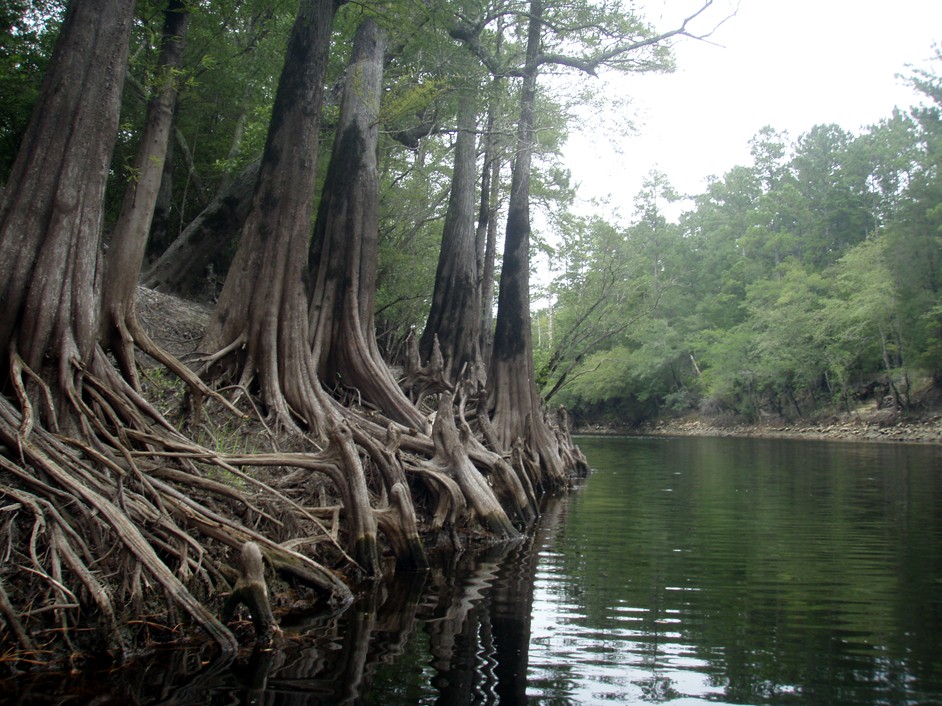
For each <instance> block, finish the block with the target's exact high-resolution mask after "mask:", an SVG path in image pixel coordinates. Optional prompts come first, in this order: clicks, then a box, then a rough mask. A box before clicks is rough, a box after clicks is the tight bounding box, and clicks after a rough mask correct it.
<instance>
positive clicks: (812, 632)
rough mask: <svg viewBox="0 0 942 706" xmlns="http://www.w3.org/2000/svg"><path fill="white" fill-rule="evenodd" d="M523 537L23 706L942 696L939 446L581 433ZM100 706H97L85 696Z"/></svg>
mask: <svg viewBox="0 0 942 706" xmlns="http://www.w3.org/2000/svg"><path fill="white" fill-rule="evenodd" d="M579 444H580V446H581V447H582V449H583V451H584V452H585V454H586V456H587V457H588V459H589V462H590V464H591V465H592V467H593V473H592V475H591V476H590V477H589V478H588V480H587V481H585V483H584V485H583V486H582V487H581V488H579V489H578V490H577V491H576V492H575V493H573V494H571V495H568V496H566V497H563V498H560V499H556V500H554V501H553V502H549V503H548V504H547V506H546V509H545V512H544V514H543V517H542V519H541V521H540V523H539V525H538V526H537V527H536V528H535V529H534V531H533V532H531V533H530V535H528V536H527V538H526V539H525V540H523V541H521V542H518V543H516V544H514V545H510V546H503V547H498V548H495V549H491V550H489V551H486V552H481V553H477V554H475V555H472V554H470V553H465V554H464V555H462V556H460V557H452V558H449V559H448V560H447V561H446V562H444V564H443V565H442V566H440V567H438V568H436V569H435V570H433V571H432V572H429V573H423V574H417V575H412V576H401V577H399V578H398V579H397V580H396V581H393V582H391V583H388V584H384V585H377V586H375V587H374V588H373V589H372V590H368V591H365V592H364V594H363V595H361V596H360V598H359V600H358V601H357V603H355V604H354V605H353V606H352V607H351V608H350V609H349V610H347V611H346V612H345V613H343V614H342V615H339V616H321V617H319V618H317V619H311V620H307V621H303V620H302V621H297V622H295V623H294V624H292V625H290V626H286V631H285V632H286V641H285V645H284V646H283V647H282V648H281V649H277V650H272V651H259V652H255V653H253V654H244V655H242V656H241V657H240V659H239V661H238V662H237V663H235V664H218V663H215V662H213V661H212V659H210V656H209V655H205V654H200V653H197V652H182V651H175V652H168V653H167V654H165V655H161V656H160V657H159V658H158V659H151V660H148V661H147V662H145V663H142V664H141V665H139V666H137V667H135V668H128V669H125V670H121V671H118V672H114V673H112V674H110V675H108V676H107V677H102V675H88V674H86V675H76V676H73V677H70V678H67V679H64V680H60V681H58V682H55V683H54V684H53V685H50V682H49V681H48V680H45V679H43V680H38V679H37V680H26V679H21V680H20V681H19V682H18V683H17V686H16V687H15V695H14V694H13V693H11V691H10V690H9V689H8V690H7V691H6V693H5V695H4V696H5V697H6V699H7V700H9V699H10V698H11V697H13V698H15V701H13V702H14V703H36V704H39V703H87V702H91V701H92V700H93V699H95V703H100V704H111V703H114V704H118V703H120V704H125V703H131V704H133V703H142V704H143V703H147V704H151V703H153V704H157V703H160V704H181V705H182V704H250V703H251V704H266V705H275V704H281V705H286V706H287V705H292V706H293V705H301V704H305V705H309V704H339V703H349V704H381V705H383V706H397V705H399V704H481V703H501V704H523V703H533V704H554V705H556V704H595V703H598V704H603V703H621V704H624V703H638V704H640V703H671V704H678V705H681V704H828V705H838V704H855V705H859V704H940V703H942V446H938V445H902V444H898V445H893V444H867V443H843V442H824V441H822V442H817V441H807V440H786V439H779V440H761V439H722V438H660V437H659V438H610V437H584V438H581V439H579ZM83 699H84V700H83Z"/></svg>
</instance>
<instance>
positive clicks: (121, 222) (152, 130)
mask: <svg viewBox="0 0 942 706" xmlns="http://www.w3.org/2000/svg"><path fill="white" fill-rule="evenodd" d="M189 18H190V15H189V13H188V12H186V10H185V5H184V3H183V0H170V2H169V3H168V5H167V9H166V10H165V12H164V28H163V38H162V41H161V50H160V57H159V59H158V61H157V72H158V76H159V78H158V79H157V80H158V82H159V83H158V86H157V89H156V93H155V95H154V97H153V98H152V99H151V101H150V102H149V103H148V106H147V121H146V123H145V126H144V131H143V133H142V134H141V140H140V144H139V145H138V149H137V155H136V157H135V159H134V164H133V166H132V168H131V169H132V175H131V176H132V181H131V183H130V184H129V185H128V188H127V191H125V194H124V201H123V203H122V206H121V214H120V216H119V217H118V222H117V224H116V225H115V230H114V233H113V235H112V238H111V246H110V247H109V249H108V253H107V255H106V256H105V275H104V286H103V287H102V337H101V338H102V344H103V347H104V348H105V349H106V350H110V351H111V352H112V353H113V354H114V356H115V360H116V361H117V363H118V366H119V367H120V369H121V372H122V373H123V374H124V376H125V378H126V379H127V380H129V381H132V382H133V384H134V387H135V388H137V387H139V385H138V384H137V371H136V368H135V365H134V338H135V335H134V334H135V333H136V332H137V330H138V329H139V327H138V325H137V322H136V316H137V315H136V313H135V308H134V301H135V297H136V295H137V283H138V280H139V279H140V274H141V264H142V263H143V261H144V251H145V249H146V247H147V237H148V234H149V233H150V224H151V219H152V218H153V215H154V208H155V206H156V204H157V196H158V194H159V192H160V183H161V180H162V178H163V172H164V169H163V167H164V159H165V158H166V155H167V146H168V143H169V138H170V129H171V127H172V124H173V111H174V107H175V105H176V100H177V73H178V72H179V69H180V67H181V66H182V65H183V47H184V44H183V38H184V35H185V33H186V28H187V24H188V23H189Z"/></svg>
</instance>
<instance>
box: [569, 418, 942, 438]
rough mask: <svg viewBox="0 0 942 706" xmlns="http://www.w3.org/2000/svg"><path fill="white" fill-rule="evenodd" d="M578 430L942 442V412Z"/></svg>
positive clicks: (659, 423)
mask: <svg viewBox="0 0 942 706" xmlns="http://www.w3.org/2000/svg"><path fill="white" fill-rule="evenodd" d="M577 433H579V434H619V435H638V436H731V437H734V436H735V437H762V438H776V437H777V438H794V439H823V440H828V439H830V440H834V441H882V442H892V443H919V444H942V414H934V415H931V416H927V417H925V418H922V419H899V418H897V417H895V416H889V415H885V414H884V415H879V414H873V415H854V416H853V417H852V418H846V419H841V418H831V419H829V420H826V421H815V422H780V423H757V424H722V423H719V422H718V421H714V420H711V419H710V418H709V417H682V418H677V419H661V420H658V421H657V422H654V423H651V424H645V425H642V426H638V427H622V428H619V427H614V426H605V427H603V426H589V427H585V428H582V429H578V430H577Z"/></svg>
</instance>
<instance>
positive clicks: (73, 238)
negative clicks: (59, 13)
mask: <svg viewBox="0 0 942 706" xmlns="http://www.w3.org/2000/svg"><path fill="white" fill-rule="evenodd" d="M133 16H134V3H133V2H128V1H127V0H76V1H75V2H73V3H71V4H70V5H69V9H68V11H67V13H66V17H65V21H64V24H63V27H62V30H61V33H60V37H59V41H58V42H57V44H56V48H55V51H54V53H53V57H52V61H51V64H50V67H49V70H48V72H47V74H46V77H45V79H44V81H43V87H42V92H41V94H40V98H39V101H38V103H37V105H36V108H35V110H34V113H33V119H32V121H31V123H30V126H29V128H28V129H27V132H26V135H25V136H24V138H23V142H22V144H21V147H20V150H19V153H18V155H17V159H16V161H15V163H14V165H13V169H12V172H11V175H10V179H9V182H8V185H7V188H6V189H5V190H4V193H3V203H2V206H0V297H2V301H3V313H2V314H0V361H2V364H3V370H4V371H9V370H11V363H13V362H15V361H14V360H11V357H19V358H21V359H22V362H23V363H24V364H25V366H26V367H27V368H28V369H30V370H32V371H33V372H35V373H37V374H38V375H39V376H40V377H41V378H42V379H43V380H44V381H45V382H46V383H47V384H48V385H49V387H50V389H51V390H52V392H53V399H54V402H55V407H56V410H55V411H56V415H48V414H47V417H49V416H59V417H60V421H65V418H67V417H69V416H71V412H70V411H69V410H70V408H71V400H72V399H74V398H75V395H76V388H77V386H78V385H79V383H78V381H79V379H80V376H81V368H82V366H83V365H84V364H86V363H88V362H89V361H90V359H91V356H92V352H93V349H94V347H95V344H96V343H97V340H98V322H99V311H100V307H99V284H100V280H99V277H100V274H99V264H100V263H99V246H100V238H101V224H102V212H103V199H104V191H105V180H106V176H107V173H108V167H109V163H110V161H111V154H112V149H113V147H114V137H115V134H116V132H117V127H118V115H119V110H120V103H121V89H122V86H123V83H124V75H125V73H126V70H127V60H128V42H129V37H130V31H131V22H132V20H133ZM5 374H6V373H5ZM12 382H13V383H14V385H16V384H17V383H16V381H12ZM4 387H5V388H6V389H7V390H9V388H8V387H7V385H4ZM42 408H44V409H45V408H46V405H45V403H44V401H43V404H42ZM46 422H47V423H48V424H49V425H50V426H51V427H52V428H56V426H57V423H56V419H55V418H49V419H47V420H46Z"/></svg>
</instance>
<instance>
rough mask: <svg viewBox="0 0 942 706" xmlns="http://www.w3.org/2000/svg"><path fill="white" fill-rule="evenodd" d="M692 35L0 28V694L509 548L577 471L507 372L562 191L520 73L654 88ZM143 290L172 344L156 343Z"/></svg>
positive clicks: (584, 14) (499, 19)
mask: <svg viewBox="0 0 942 706" xmlns="http://www.w3.org/2000/svg"><path fill="white" fill-rule="evenodd" d="M712 5H713V0H704V1H703V2H702V3H699V4H694V6H693V8H692V9H691V10H690V12H689V14H686V15H679V16H677V17H675V18H673V19H671V20H665V23H666V26H665V27H656V26H654V25H652V24H651V23H649V22H648V21H647V19H646V18H644V17H642V16H640V15H638V14H636V13H635V12H634V10H633V9H632V8H631V7H628V6H626V5H622V4H621V3H618V2H614V3H608V2H606V3H592V2H576V3H571V2H566V3H557V2H555V1H552V0H527V1H524V2H519V1H517V0H500V1H499V2H495V3H493V4H484V5H475V4H473V3H472V4H470V5H467V6H464V5H461V4H458V5H449V4H438V5H434V4H433V5H410V4H408V3H405V4H403V3H391V4H389V3H386V4H382V5H377V6H370V5H353V4H349V5H347V4H344V3H342V2H336V1H335V0H300V1H298V0H293V1H292V0H249V1H247V2H230V1H229V0H218V1H217V0H209V1H207V2H192V1H190V0H141V1H140V2H137V3H128V2H126V0H71V1H70V2H58V1H57V0H16V1H15V2H13V3H8V4H7V5H5V8H4V10H3V14H2V15H0V32H2V33H3V37H4V43H3V47H4V49H3V51H2V52H0V70H2V74H3V80H4V82H5V84H6V85H8V86H10V87H11V90H10V91H9V92H7V91H5V92H4V93H3V95H2V97H0V138H2V139H0V150H2V153H0V168H2V170H3V171H2V173H0V179H2V183H3V192H2V201H0V290H2V291H0V297H2V298H3V300H4V304H5V306H4V310H3V312H2V313H0V339H2V340H0V344H2V345H0V369H2V370H3V375H2V376H0V391H2V396H0V496H2V499H3V503H4V505H3V509H4V513H3V517H2V518H0V519H2V522H0V534H2V541H3V544H4V546H6V547H7V555H6V559H7V560H5V561H4V563H3V568H2V570H0V612H2V615H3V618H4V622H3V627H2V633H0V636H2V639H3V644H4V648H5V649H4V653H5V654H6V655H7V656H8V657H7V659H6V664H9V665H13V666H15V667H23V666H26V665H29V664H36V663H39V664H43V663H47V662H50V661H54V660H55V659H57V658H58V657H63V656H68V657H70V658H71V659H72V660H76V659H80V658H81V656H82V655H85V654H89V653H95V654H102V653H103V654H107V655H110V656H111V657H112V658H113V659H116V660H121V659H123V658H124V657H126V656H127V655H128V654H130V653H131V652H133V651H135V650H136V649H137V648H138V647H140V646H146V645H148V644H151V643H152V642H153V641H154V640H155V639H156V638H155V636H154V635H155V633H154V631H157V632H158V633H159V634H161V635H163V637H161V638H160V639H161V640H167V639H170V640H173V639H182V638H184V637H185V636H186V635H187V634H190V633H191V631H190V630H188V629H183V630H181V628H180V626H181V625H183V624H184V623H185V624H188V625H192V626H195V627H198V628H200V629H201V630H202V631H203V632H204V633H205V634H206V635H207V636H208V637H209V638H211V639H212V640H213V641H214V642H215V644H216V645H218V647H219V648H220V650H221V652H222V654H223V655H225V656H227V657H229V658H231V656H232V655H233V654H234V652H235V649H236V646H237V641H236V638H235V635H234V634H233V632H232V630H231V627H230V625H229V624H228V623H229V622H230V621H231V619H232V617H233V612H234V610H235V609H236V608H237V607H238V605H240V604H241V603H245V604H247V605H248V607H249V609H250V611H251V613H252V614H253V616H254V617H255V618H256V620H255V632H256V638H257V639H258V640H260V641H267V640H270V639H271V638H272V636H273V633H274V632H275V629H276V625H275V623H274V616H273V613H272V610H271V607H270V606H269V605H268V601H269V593H268V590H267V587H266V584H267V582H269V581H277V582H279V584H278V585H279V586H280V587H282V588H284V589H285V590H287V591H293V592H295V594H296V595H300V596H307V597H308V598H309V599H310V601H311V604H312V605H313V604H315V603H316V604H317V605H318V606H320V607H321V608H323V609H328V610H333V609H337V608H341V609H342V608H343V606H346V605H348V604H349V602H350V600H351V597H352V589H351V586H354V585H356V583H357V582H358V581H360V580H362V579H370V580H375V579H377V578H379V577H381V576H382V575H383V574H384V573H385V572H387V571H389V570H391V569H393V568H394V567H395V568H396V569H405V570H424V569H426V568H428V566H429V562H430V559H429V554H430V551H431V550H433V549H436V548H442V547H447V548H450V549H452V550H460V549H461V548H462V547H463V546H464V545H465V543H466V542H503V541H511V540H515V539H517V538H518V537H519V536H520V533H521V531H523V530H524V529H525V528H526V527H527V526H528V525H529V524H530V523H531V522H532V521H533V520H534V519H535V518H536V517H537V516H538V515H539V511H540V498H541V496H542V495H544V494H546V493H550V492H561V491H564V490H566V489H567V488H569V487H570V485H571V484H572V482H573V481H574V479H575V478H577V477H579V476H581V475H584V474H585V473H586V472H587V471H588V468H587V465H586V462H585V459H584V458H583V456H582V454H581V452H580V451H579V449H578V447H577V446H576V445H575V444H574V443H573V441H572V438H571V435H570V431H571V430H570V423H569V419H568V417H567V414H566V412H565V410H564V409H561V408H560V409H556V410H554V409H551V408H549V407H548V406H547V405H546V404H545V403H544V400H543V399H542V397H541V395H540V391H539V389H538V387H537V384H536V373H535V369H534V356H533V342H532V338H531V330H532V327H531V312H530V269H531V267H530V256H531V244H532V242H531V241H532V237H531V236H532V227H531V206H537V205H538V206H539V207H542V208H547V209H550V210H560V212H561V211H562V210H563V209H564V207H565V204H566V202H567V200H568V198H569V193H570V190H569V185H568V183H567V175H566V173H565V170H563V169H562V168H561V167H560V166H559V165H558V163H557V155H558V152H559V145H560V144H561V142H562V141H563V140H564V139H565V133H566V121H567V119H568V110H567V105H566V102H565V101H564V100H563V99H562V97H561V96H556V95H554V93H553V92H552V91H551V90H547V87H546V86H545V85H544V83H543V82H542V81H541V80H540V79H541V76H542V75H543V74H545V73H547V72H550V71H551V72H553V73H554V74H557V75H558V74H560V73H566V72H568V73H570V74H571V75H572V76H573V80H574V81H577V80H579V77H581V76H593V75H597V74H599V73H600V72H606V71H637V72H657V71H667V70H670V69H671V68H672V59H671V46H672V43H673V42H675V41H679V40H682V39H685V40H691V41H693V40H697V39H702V38H705V37H707V36H709V34H710V32H711V31H712V29H713V28H715V27H716V26H717V25H718V24H719V23H721V22H722V21H723V19H725V18H723V17H719V16H716V13H715V12H713V8H712ZM662 19H663V18H662ZM142 282H143V284H144V285H145V286H146V287H148V288H150V289H151V291H152V290H162V291H163V292H165V293H173V294H179V295H183V296H187V297H190V298H192V299H196V300H198V301H200V302H202V303H203V304H204V305H205V306H206V307H207V310H208V313H207V315H206V317H205V326H203V325H202V324H201V325H200V331H199V334H198V335H195V336H192V329H189V330H188V331H189V335H191V336H192V338H190V339H189V340H181V339H180V338H176V339H174V338H173V337H170V338H168V337H167V336H163V337H159V338H158V337H155V336H154V335H153V334H154V329H153V328H149V327H148V326H146V325H144V323H143V319H142V317H140V316H139V313H138V309H139V306H140V303H141V301H142V300H146V301H151V300H152V299H150V298H149V297H151V294H149V293H147V290H142V289H141V288H140V287H139V285H140V283H142ZM142 292H143V294H142ZM181 323H182V322H181ZM170 329H171V330H172V329H173V322H171V325H170ZM170 344H173V345H172V346H171V345H170ZM171 347H172V348H173V350H170V348H171ZM240 563H241V568H240V567H239V564H240ZM145 616H146V619H145ZM181 616H182V617H184V618H185V619H186V620H184V621H181V619H180V618H181ZM168 636H169V637H168Z"/></svg>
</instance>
